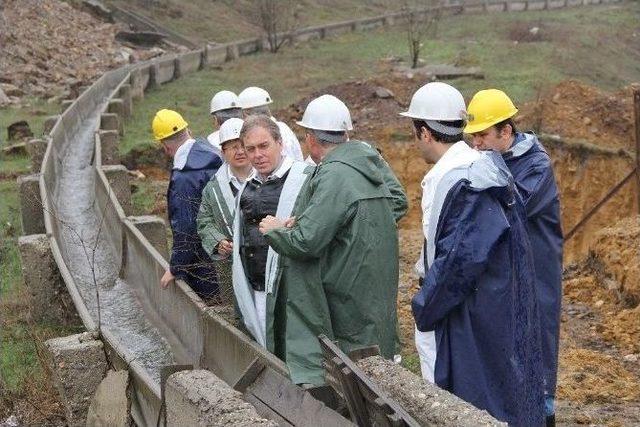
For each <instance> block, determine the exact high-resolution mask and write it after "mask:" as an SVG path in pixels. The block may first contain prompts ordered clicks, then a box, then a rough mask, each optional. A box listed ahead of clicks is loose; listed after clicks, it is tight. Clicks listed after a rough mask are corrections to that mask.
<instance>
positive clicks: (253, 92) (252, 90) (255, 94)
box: [239, 86, 273, 109]
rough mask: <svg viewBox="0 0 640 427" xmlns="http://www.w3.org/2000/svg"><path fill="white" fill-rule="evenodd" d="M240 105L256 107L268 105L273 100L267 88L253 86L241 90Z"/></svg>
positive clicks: (245, 107)
mask: <svg viewBox="0 0 640 427" xmlns="http://www.w3.org/2000/svg"><path fill="white" fill-rule="evenodd" d="M239 98H240V105H241V106H242V108H244V109H247V108H254V107H261V106H263V105H268V104H271V103H272V102H273V100H272V99H271V95H269V92H267V91H266V90H264V89H262V88H259V87H255V86H251V87H248V88H246V89H245V90H243V91H242V92H240V95H239Z"/></svg>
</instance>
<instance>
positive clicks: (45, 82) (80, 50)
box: [0, 0, 158, 98]
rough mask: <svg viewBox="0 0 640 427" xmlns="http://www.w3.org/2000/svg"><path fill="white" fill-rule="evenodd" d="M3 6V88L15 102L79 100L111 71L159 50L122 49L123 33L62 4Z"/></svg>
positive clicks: (37, 1)
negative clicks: (118, 37)
mask: <svg viewBox="0 0 640 427" xmlns="http://www.w3.org/2000/svg"><path fill="white" fill-rule="evenodd" d="M2 3H3V4H2V5H0V13H1V14H0V45H1V46H2V54H1V55H0V70H2V75H1V76H0V87H1V88H2V89H3V91H4V92H5V93H6V94H7V95H8V96H10V97H13V98H20V97H22V96H24V95H31V96H36V97H41V98H50V97H52V96H61V97H66V96H69V95H75V96H77V93H74V92H77V89H78V88H79V87H80V86H82V85H86V84H88V83H89V82H91V81H93V80H94V79H96V78H97V77H99V76H100V75H101V74H102V73H103V72H104V71H105V70H107V69H110V68H114V67H118V66H120V65H122V64H125V63H128V62H129V61H133V60H136V59H145V58H148V57H150V56H153V55H154V54H157V53H158V52H157V50H153V49H152V50H133V49H129V48H126V47H123V46H122V45H120V44H118V43H117V42H116V41H115V38H114V37H115V34H116V32H117V31H118V30H120V29H123V28H121V27H120V26H118V25H113V24H108V23H103V22H101V21H99V20H97V19H96V18H94V17H93V16H91V15H89V14H88V13H85V12H82V11H80V10H77V9H75V8H73V7H72V6H70V5H69V4H68V3H66V2H62V1H57V0H5V1H4V2H2ZM69 90H70V93H69V92H65V91H69Z"/></svg>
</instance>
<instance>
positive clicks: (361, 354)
mask: <svg viewBox="0 0 640 427" xmlns="http://www.w3.org/2000/svg"><path fill="white" fill-rule="evenodd" d="M379 355H380V347H378V346H377V345H371V346H369V347H363V348H359V349H357V350H353V351H350V352H349V359H351V360H353V361H354V362H357V361H358V360H360V359H364V358H365V357H371V356H379Z"/></svg>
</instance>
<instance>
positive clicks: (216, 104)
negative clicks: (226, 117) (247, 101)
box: [211, 90, 240, 113]
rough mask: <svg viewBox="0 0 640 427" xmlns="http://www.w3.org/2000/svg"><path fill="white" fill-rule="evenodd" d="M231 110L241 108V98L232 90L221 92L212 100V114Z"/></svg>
mask: <svg viewBox="0 0 640 427" xmlns="http://www.w3.org/2000/svg"><path fill="white" fill-rule="evenodd" d="M229 108H240V98H238V95H236V94H235V93H233V92H231V91H230V90H221V91H220V92H218V93H216V94H215V95H213V98H211V113H215V112H216V111H220V110H228V109H229Z"/></svg>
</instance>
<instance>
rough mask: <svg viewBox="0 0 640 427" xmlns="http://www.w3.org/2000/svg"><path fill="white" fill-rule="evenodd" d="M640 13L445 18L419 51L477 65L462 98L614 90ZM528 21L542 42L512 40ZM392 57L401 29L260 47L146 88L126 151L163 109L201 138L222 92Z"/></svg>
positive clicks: (357, 74)
mask: <svg viewBox="0 0 640 427" xmlns="http://www.w3.org/2000/svg"><path fill="white" fill-rule="evenodd" d="M639 15H640V3H638V2H635V3H624V4H620V5H610V6H592V7H583V8H573V9H564V10H558V11H553V12H542V11H532V12H513V13H495V14H482V15H459V16H454V17H448V18H443V19H442V20H441V21H440V22H439V28H438V33H437V37H436V38H435V39H431V40H426V41H425V45H424V47H423V49H422V57H421V59H422V60H423V61H424V62H425V63H432V64H438V63H448V64H456V65H460V66H477V67H480V68H481V69H482V70H483V71H484V74H485V79H484V80H474V79H469V78H461V79H457V80H455V81H453V82H452V83H453V84H454V85H455V86H456V87H458V88H459V89H460V90H461V91H462V92H463V94H464V95H465V96H466V97H467V98H470V97H471V96H472V95H473V93H475V92H476V91H478V90H480V89H484V88H487V87H498V88H501V89H503V90H505V91H507V92H508V93H509V94H510V95H511V97H512V98H513V99H514V101H515V102H516V103H517V104H518V103H522V102H526V101H529V100H531V99H533V98H535V96H536V94H537V92H538V90H539V89H546V88H549V87H550V86H552V85H554V84H556V83H558V82H560V81H561V80H564V79H568V78H579V79H581V80H583V81H586V82H587V83H589V84H594V85H598V86H600V87H603V88H605V89H613V88H618V87H620V86H623V85H626V84H628V83H630V82H632V81H634V80H635V79H637V76H638V75H640V57H639V54H640V53H639V51H638V48H637V43H634V42H637V40H636V39H637V37H635V36H633V34H634V31H636V32H637V31H638V16H639ZM612 23H614V24H615V25H613V24H612ZM533 27H539V28H540V37H541V39H540V41H536V42H526V41H518V40H517V37H515V36H517V35H518V34H521V33H525V34H526V33H528V31H529V30H530V29H531V28H533ZM514 38H515V39H516V40H514ZM616 40H617V41H616ZM605 45H606V46H607V47H605ZM599 47H600V48H599ZM389 56H397V57H402V58H405V59H406V58H407V56H408V54H407V43H406V35H405V33H404V31H403V30H402V28H401V27H393V28H391V29H387V30H385V29H380V30H377V31H373V32H365V33H350V34H345V35H343V36H340V37H336V38H332V39H329V40H316V41H311V42H308V43H302V44H300V45H299V46H298V47H296V48H286V49H284V50H283V51H281V52H279V53H278V54H276V55H273V54H270V53H259V54H256V55H251V56H247V57H242V58H240V59H239V60H237V61H233V62H230V63H228V64H225V65H224V66H223V67H222V69H211V70H205V71H201V72H198V73H195V74H192V75H189V76H186V77H185V78H182V79H180V80H177V81H175V82H171V83H169V84H166V85H163V86H162V87H161V88H158V89H156V90H154V91H151V92H149V93H147V94H146V97H145V99H144V101H143V102H141V103H138V104H136V106H135V108H134V115H133V118H132V119H131V120H130V121H128V122H127V124H126V130H127V132H126V135H125V137H124V140H123V143H122V145H121V149H122V152H123V153H124V154H126V153H127V152H128V151H129V150H131V149H132V148H134V147H141V146H145V145H148V146H149V145H151V144H152V142H151V130H150V127H151V120H152V118H153V115H154V113H155V112H156V111H157V110H158V109H160V108H173V109H176V110H178V111H179V112H181V113H183V114H184V116H185V118H186V119H187V121H188V122H189V123H190V125H191V129H192V130H193V131H194V133H195V134H197V135H203V136H204V135H207V134H208V133H210V132H211V130H212V129H211V124H210V119H209V115H208V103H209V100H210V98H211V96H212V95H213V94H214V93H215V92H216V91H218V90H221V89H230V90H233V91H236V92H239V91H241V90H242V89H243V88H244V87H246V86H250V85H256V86H262V87H264V88H266V89H268V90H269V92H270V93H271V95H272V97H273V98H274V100H275V104H274V105H273V109H274V110H276V109H278V108H281V107H285V106H287V105H289V104H290V103H292V102H294V101H296V100H298V99H300V98H302V97H304V96H306V95H308V94H309V93H311V92H313V91H316V90H319V89H321V88H323V87H326V86H329V85H332V84H337V83H342V82H345V81H351V80H358V79H363V78H368V77H372V76H380V75H384V73H385V72H387V70H388V66H387V65H386V64H385V63H384V61H381V60H382V59H383V58H385V57H389ZM403 101H405V102H406V101H408V100H403Z"/></svg>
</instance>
